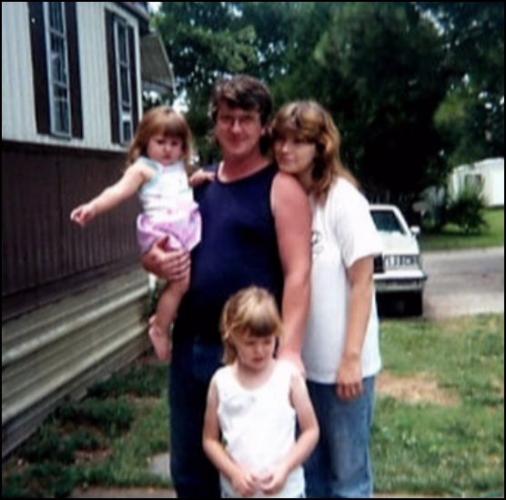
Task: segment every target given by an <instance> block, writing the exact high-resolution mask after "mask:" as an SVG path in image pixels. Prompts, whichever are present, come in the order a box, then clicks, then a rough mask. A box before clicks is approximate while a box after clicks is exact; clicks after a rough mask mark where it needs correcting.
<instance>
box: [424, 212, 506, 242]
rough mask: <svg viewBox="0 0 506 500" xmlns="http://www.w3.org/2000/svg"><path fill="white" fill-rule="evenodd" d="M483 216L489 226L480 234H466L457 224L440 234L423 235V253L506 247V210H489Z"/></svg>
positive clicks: (445, 227)
mask: <svg viewBox="0 0 506 500" xmlns="http://www.w3.org/2000/svg"><path fill="white" fill-rule="evenodd" d="M483 215H484V218H485V221H486V223H487V224H486V226H485V227H484V228H483V230H482V232H481V233H479V234H466V233H464V231H463V230H462V228H461V227H460V226H456V225H455V224H447V225H446V226H444V227H443V229H442V230H440V231H439V232H438V233H422V235H421V238H420V245H421V248H422V251H430V250H455V249H464V248H487V247H497V246H504V209H487V210H485V211H484V213H483Z"/></svg>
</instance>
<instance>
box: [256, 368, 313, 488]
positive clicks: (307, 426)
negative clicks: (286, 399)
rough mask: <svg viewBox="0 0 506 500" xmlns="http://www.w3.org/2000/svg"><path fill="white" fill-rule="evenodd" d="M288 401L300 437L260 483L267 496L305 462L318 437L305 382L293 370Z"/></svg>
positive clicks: (281, 486)
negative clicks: (292, 410)
mask: <svg viewBox="0 0 506 500" xmlns="http://www.w3.org/2000/svg"><path fill="white" fill-rule="evenodd" d="M290 399H291V402H292V405H293V407H294V408H295V411H296V413H297V418H298V421H299V427H300V435H299V438H298V439H297V442H296V443H295V445H294V447H293V448H292V449H291V450H290V453H289V454H288V456H286V457H285V459H284V460H283V461H282V462H281V463H280V464H278V466H277V467H276V468H275V469H274V470H273V471H271V474H270V475H269V477H268V478H267V479H266V480H264V481H262V491H263V492H264V493H266V494H268V495H273V494H276V493H278V492H279V491H280V490H281V488H283V486H284V484H285V482H286V479H287V477H288V475H289V474H290V472H292V471H293V470H294V469H295V468H296V467H298V466H299V465H301V464H302V463H304V462H305V461H306V460H307V458H308V457H309V455H310V454H311V452H312V451H313V449H314V447H315V446H316V443H317V442H318V438H319V435H320V430H319V427H318V421H317V419H316V415H315V412H314V409H313V405H312V404H311V400H310V398H309V393H308V391H307V387H306V382H305V381H304V378H303V377H302V375H301V373H300V372H299V371H298V370H294V373H293V375H292V385H291V392H290Z"/></svg>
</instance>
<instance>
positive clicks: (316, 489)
mask: <svg viewBox="0 0 506 500" xmlns="http://www.w3.org/2000/svg"><path fill="white" fill-rule="evenodd" d="M272 136H273V140H274V154H275V157H276V161H277V163H278V166H279V168H280V169H281V170H282V171H283V172H286V173H288V174H291V175H294V176H295V177H296V178H297V179H298V180H299V181H300V183H301V184H302V186H303V187H304V188H305V190H306V192H307V193H308V195H309V198H310V202H311V205H312V208H313V261H312V269H311V307H310V312H309V320H308V328H307V334H306V337H305V341H304V346H303V349H302V358H303V361H304V366H305V368H306V372H307V380H308V388H309V394H310V396H311V400H312V402H313V405H314V408H315V411H316V415H317V417H318V423H319V425H320V428H321V429H322V438H321V439H320V441H319V443H318V445H317V446H316V448H315V451H314V452H313V454H312V455H311V457H310V458H309V460H308V461H307V463H306V464H305V466H304V469H305V473H306V481H307V492H308V496H310V497H313V498H329V497H330V498H342V497H348V498H365V497H369V496H371V494H372V486H373V481H372V479H373V478H372V467H371V457H370V450H369V437H370V429H371V425H372V413H373V401H374V379H375V375H376V374H377V373H378V371H379V370H380V368H381V358H380V353H379V342H378V317H377V314H376V303H375V297H374V282H373V258H374V255H377V254H379V253H381V241H380V238H379V235H378V232H377V230H376V227H375V226H374V222H373V221H372V218H371V215H370V212H369V205H368V203H367V200H366V199H365V198H364V196H363V195H362V194H361V193H360V191H359V190H358V189H357V187H356V181H355V180H354V179H353V177H352V176H351V174H350V173H349V172H348V171H347V170H346V169H345V168H344V167H343V165H342V163H341V161H340V158H339V156H340V155H339V148H340V136H339V131H338V130H337V128H336V126H335V125H334V122H333V120H332V117H331V116H330V114H329V113H328V112H327V111H326V110H325V109H324V108H322V107H321V106H320V105H319V104H318V103H316V102H314V101H299V102H293V103H290V104H287V105H286V106H284V107H283V108H281V110H280V111H279V112H278V113H277V115H276V116H275V118H274V121H273V123H272Z"/></svg>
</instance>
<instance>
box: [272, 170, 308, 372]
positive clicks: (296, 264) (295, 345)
mask: <svg viewBox="0 0 506 500" xmlns="http://www.w3.org/2000/svg"><path fill="white" fill-rule="evenodd" d="M271 205H272V210H273V214H274V220H275V224H276V233H277V238H278V247H279V255H280V258H281V264H282V266H283V274H284V289H283V301H282V311H281V312H282V317H283V325H284V327H285V335H284V338H283V340H282V343H281V347H280V352H279V357H280V358H285V359H290V360H292V361H295V363H296V365H297V366H298V368H299V369H300V370H301V371H303V370H304V367H303V364H302V360H301V357H300V352H301V349H302V344H303V341H304V334H305V332H306V323H307V315H308V312H309V298H310V291H311V285H310V280H311V208H310V206H309V200H308V197H307V195H306V193H305V192H304V191H303V189H302V187H301V186H300V184H299V183H298V181H297V180H296V179H295V178H294V177H292V176H291V175H287V174H283V173H279V174H277V175H276V177H275V178H274V182H273V185H272V193H271Z"/></svg>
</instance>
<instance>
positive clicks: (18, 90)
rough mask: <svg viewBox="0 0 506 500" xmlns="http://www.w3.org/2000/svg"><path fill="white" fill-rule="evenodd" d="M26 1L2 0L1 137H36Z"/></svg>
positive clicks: (31, 138) (24, 138) (16, 138)
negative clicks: (3, 0) (8, 0)
mask: <svg viewBox="0 0 506 500" xmlns="http://www.w3.org/2000/svg"><path fill="white" fill-rule="evenodd" d="M32 73H33V72H32V63H31V55H30V31H29V27H28V5H27V3H26V2H19V3H15V2H2V139H12V140H19V141H27V140H35V139H36V136H37V132H36V130H37V129H36V125H35V108H34V97H33V79H32V78H33V77H32Z"/></svg>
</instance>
